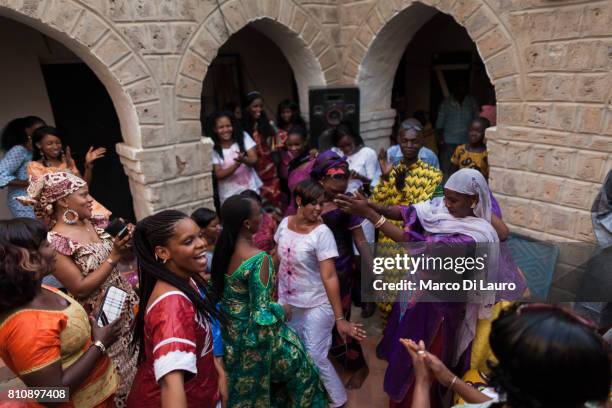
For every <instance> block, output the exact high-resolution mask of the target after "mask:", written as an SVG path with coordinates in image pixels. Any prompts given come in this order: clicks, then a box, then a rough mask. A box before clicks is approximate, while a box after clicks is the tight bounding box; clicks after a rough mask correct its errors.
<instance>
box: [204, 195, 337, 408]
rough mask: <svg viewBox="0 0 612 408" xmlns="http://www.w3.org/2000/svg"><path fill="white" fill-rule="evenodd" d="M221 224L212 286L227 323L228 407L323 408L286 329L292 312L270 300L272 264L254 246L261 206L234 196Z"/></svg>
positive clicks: (313, 376)
mask: <svg viewBox="0 0 612 408" xmlns="http://www.w3.org/2000/svg"><path fill="white" fill-rule="evenodd" d="M221 219H222V223H223V231H222V232H221V236H220V237H219V240H218V241H217V245H216V247H215V254H214V256H213V265H212V281H213V290H214V292H215V293H216V294H217V296H219V298H220V299H221V309H222V311H223V313H224V314H225V315H226V318H227V323H226V324H224V325H223V326H222V335H223V344H224V348H225V355H224V362H225V366H226V371H227V373H228V376H229V401H228V406H229V407H232V408H238V407H249V408H250V407H262V408H263V407H266V408H267V407H295V408H298V407H314V408H318V407H327V406H328V402H327V395H326V393H325V389H324V388H323V385H322V384H321V381H320V380H319V374H318V371H317V369H316V367H315V365H314V364H313V362H312V360H311V359H310V357H309V356H308V354H307V353H306V352H305V351H304V348H303V346H302V343H301V342H300V339H299V338H298V336H297V335H296V334H295V332H293V331H292V330H291V329H290V328H289V327H287V325H286V324H285V323H284V322H285V321H286V320H289V319H290V318H291V316H290V308H289V307H283V306H281V305H279V304H278V303H274V302H272V300H271V293H272V289H273V287H274V268H273V265H272V259H271V257H270V256H269V255H267V254H266V253H265V252H263V251H260V250H259V249H257V247H255V245H254V244H253V241H252V237H253V233H254V232H256V231H257V230H258V228H259V224H260V222H261V208H260V206H259V204H258V203H257V202H255V201H254V200H251V199H249V198H246V197H241V196H232V197H230V198H228V199H227V200H226V201H225V202H224V203H223V206H222V207H221Z"/></svg>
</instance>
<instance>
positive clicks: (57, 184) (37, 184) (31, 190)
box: [16, 172, 87, 219]
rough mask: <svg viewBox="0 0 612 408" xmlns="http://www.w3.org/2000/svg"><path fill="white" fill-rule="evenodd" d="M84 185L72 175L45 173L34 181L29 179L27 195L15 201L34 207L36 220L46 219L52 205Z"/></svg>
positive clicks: (51, 212)
mask: <svg viewBox="0 0 612 408" xmlns="http://www.w3.org/2000/svg"><path fill="white" fill-rule="evenodd" d="M86 185H87V183H85V181H83V179H81V178H80V177H77V176H75V175H74V174H72V173H66V172H58V173H47V174H45V175H43V176H41V177H39V178H37V179H35V180H34V179H30V185H29V186H28V190H27V193H28V195H27V196H25V197H17V198H16V199H17V200H18V201H19V202H20V203H22V204H24V205H30V206H32V207H34V213H35V214H36V217H37V218H42V219H48V218H50V217H51V216H52V215H53V203H55V202H56V201H57V200H59V199H61V198H64V197H66V196H69V195H70V194H72V193H74V192H75V191H77V190H78V189H80V188H82V187H84V186H86Z"/></svg>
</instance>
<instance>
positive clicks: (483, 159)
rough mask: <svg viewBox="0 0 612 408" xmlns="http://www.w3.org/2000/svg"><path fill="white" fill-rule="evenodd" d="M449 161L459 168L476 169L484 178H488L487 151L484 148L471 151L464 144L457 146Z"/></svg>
mask: <svg viewBox="0 0 612 408" xmlns="http://www.w3.org/2000/svg"><path fill="white" fill-rule="evenodd" d="M451 163H453V164H454V165H455V166H457V167H459V169H466V168H467V169H475V170H478V171H479V172H481V173H482V175H483V176H484V177H485V178H486V179H488V178H489V152H488V151H487V149H486V148H485V149H484V150H482V151H480V152H473V151H470V150H468V145H466V144H462V145H460V146H457V148H456V149H455V152H454V153H453V156H452V157H451Z"/></svg>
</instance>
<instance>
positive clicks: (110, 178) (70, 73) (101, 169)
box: [42, 64, 136, 220]
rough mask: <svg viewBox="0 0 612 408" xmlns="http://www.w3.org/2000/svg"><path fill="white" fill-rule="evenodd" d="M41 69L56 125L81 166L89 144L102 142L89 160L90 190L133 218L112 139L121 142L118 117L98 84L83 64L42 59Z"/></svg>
mask: <svg viewBox="0 0 612 408" xmlns="http://www.w3.org/2000/svg"><path fill="white" fill-rule="evenodd" d="M42 72H43V76H44V78H45V83H46V85H47V92H48V94H49V99H50V101H51V109H52V110H53V116H54V117H55V124H56V126H57V128H58V129H59V130H60V131H61V132H62V133H63V135H64V138H65V139H66V140H65V143H66V144H67V145H69V146H70V149H71V150H72V154H73V157H74V160H75V162H76V164H77V167H79V170H80V171H81V172H82V171H83V164H84V160H85V154H86V152H87V150H88V149H89V147H90V146H94V147H100V146H103V147H106V149H107V152H106V156H105V157H104V158H102V159H99V160H97V161H96V162H95V165H94V172H93V180H92V185H91V186H90V191H91V195H92V196H93V197H94V198H95V199H96V200H98V201H99V202H100V203H101V204H102V205H104V206H105V207H106V208H108V209H109V210H110V211H112V212H113V215H114V216H120V217H123V218H126V219H129V220H135V218H136V217H135V215H134V208H133V206H132V194H131V193H130V188H129V184H128V178H127V176H126V175H125V173H124V172H123V165H122V164H121V162H120V161H119V156H118V155H117V153H116V152H115V144H117V143H120V142H122V141H123V139H122V137H121V128H120V126H119V119H118V118H117V113H116V112H115V107H114V106H113V102H112V100H111V98H110V96H109V95H108V93H107V92H106V89H105V88H104V85H102V83H101V82H100V80H99V79H98V78H97V77H96V75H95V74H94V73H93V71H92V70H91V69H89V67H88V66H87V65H85V64H47V65H42Z"/></svg>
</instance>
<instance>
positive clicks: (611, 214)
mask: <svg viewBox="0 0 612 408" xmlns="http://www.w3.org/2000/svg"><path fill="white" fill-rule="evenodd" d="M591 219H592V220H593V233H594V234H595V238H596V239H597V242H598V243H599V245H600V246H602V247H604V248H605V247H608V246H610V245H612V170H610V171H609V172H608V175H607V176H606V179H605V180H604V182H603V185H602V186H601V189H600V190H599V194H597V197H595V202H594V203H593V207H592V208H591Z"/></svg>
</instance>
